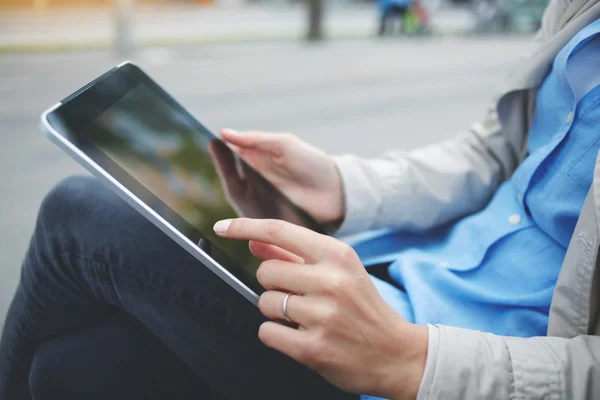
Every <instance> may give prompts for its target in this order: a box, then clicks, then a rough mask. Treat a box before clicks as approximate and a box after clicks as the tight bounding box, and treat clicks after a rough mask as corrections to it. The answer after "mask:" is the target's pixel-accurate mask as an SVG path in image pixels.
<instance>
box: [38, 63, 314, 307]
mask: <svg viewBox="0 0 600 400" xmlns="http://www.w3.org/2000/svg"><path fill="white" fill-rule="evenodd" d="M41 127H42V130H43V131H44V132H45V133H46V134H47V135H48V136H49V137H50V139H52V141H54V142H55V143H56V144H58V146H60V148H61V149H63V150H64V151H65V152H66V153H67V154H68V155H70V156H71V157H73V158H74V159H75V160H77V161H78V162H79V163H81V164H82V165H83V166H84V167H85V168H86V169H88V170H89V171H90V172H91V173H92V174H94V175H95V176H97V177H98V178H99V179H100V180H101V181H102V182H103V183H105V184H106V185H107V186H108V187H109V188H111V189H112V190H113V191H115V192H116V193H117V194H118V195H119V196H120V197H121V198H123V199H124V200H125V201H126V202H127V203H129V204H130V205H131V206H133V207H134V208H135V209H136V210H137V211H138V212H139V213H141V214H142V215H143V216H144V217H145V218H147V219H148V220H150V221H151V222H152V223H154V224H155V225H156V226H157V227H158V228H160V229H161V230H162V231H163V232H165V233H166V234H167V235H169V237H171V239H173V240H174V241H176V242H177V243H178V244H179V245H180V246H181V247H183V248H184V249H185V250H186V251H188V252H190V253H191V254H192V255H194V257H196V259H198V260H199V261H200V263H199V265H198V267H199V268H204V267H207V268H210V269H211V270H212V271H213V272H214V273H216V274H217V275H218V276H219V277H221V278H222V279H223V280H225V281H226V282H227V283H228V284H229V285H231V286H232V287H233V288H234V289H235V290H237V291H238V292H239V293H240V294H242V295H243V296H244V297H246V298H247V299H248V300H250V301H251V302H253V303H254V304H257V303H258V296H259V295H260V294H261V293H262V292H263V291H264V289H263V288H262V287H261V286H260V284H259V283H258V281H257V280H256V270H257V268H258V266H259V265H260V263H261V261H260V260H259V259H258V258H256V257H255V256H254V255H252V253H251V252H250V250H249V247H248V242H244V241H234V240H228V239H223V238H220V237H219V236H217V235H216V234H215V233H214V232H213V229H212V228H213V225H214V224H215V223H216V222H217V221H219V220H222V219H227V218H236V217H239V216H244V217H249V218H276V219H284V220H288V221H291V222H293V223H295V224H298V225H302V226H305V227H307V228H309V229H312V230H315V231H317V232H323V230H324V227H323V226H321V225H320V224H318V223H317V222H315V221H314V220H313V219H312V218H311V217H310V216H309V215H308V214H307V213H305V212H304V211H303V210H301V209H300V208H299V207H297V206H296V205H294V204H293V203H292V202H291V201H290V200H288V199H287V198H286V197H285V196H284V195H283V194H282V193H281V192H280V191H278V190H277V189H276V188H275V187H274V186H273V185H272V184H270V183H269V182H268V181H267V180H266V179H265V178H263V177H262V176H261V175H260V174H259V173H258V172H257V171H255V170H254V169H253V168H252V167H250V166H249V165H248V164H247V163H246V162H244V160H243V159H241V158H240V157H239V156H238V155H237V154H236V153H234V152H232V151H231V150H230V148H229V147H228V146H227V145H225V144H224V143H223V142H222V141H220V140H219V139H218V138H217V137H216V136H215V135H214V134H212V133H211V132H210V131H209V130H208V129H207V128H206V127H205V126H204V125H202V124H201V123H200V122H198V120H197V119H196V118H194V117H193V116H192V114H190V113H189V112H188V111H187V110H186V109H185V108H184V107H183V106H181V105H180V104H179V103H178V102H177V101H175V99H173V97H171V96H170V95H169V94H168V93H167V92H166V91H165V90H163V89H162V88H161V87H160V86H159V85H158V84H157V83H155V82H154V81H153V80H152V79H151V78H150V77H148V75H146V74H145V73H144V72H143V71H142V70H141V69H140V68H139V67H137V66H135V65H133V64H132V63H130V62H125V63H123V64H121V65H119V66H117V67H115V68H113V69H112V70H110V71H109V72H107V73H106V74H104V75H102V76H101V77H99V78H97V79H96V80H94V81H93V82H91V83H89V84H88V85H86V86H85V87H83V88H82V89H80V90H78V91H77V92H75V93H74V94H72V95H71V96H69V97H67V98H66V99H64V100H63V101H61V102H60V103H58V104H56V105H55V106H53V107H51V108H50V109H49V110H48V111H46V112H44V113H43V114H42V117H41ZM148 246H152V244H151V243H149V244H148ZM165 268H168V267H167V266H165Z"/></svg>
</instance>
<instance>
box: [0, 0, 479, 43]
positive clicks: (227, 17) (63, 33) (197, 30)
mask: <svg viewBox="0 0 600 400" xmlns="http://www.w3.org/2000/svg"><path fill="white" fill-rule="evenodd" d="M113 18H114V16H113V13H112V10H111V9H110V8H85V9H56V10H55V9H51V10H48V11H44V12H34V11H31V10H20V11H0V52H7V51H36V50H62V49H88V48H108V47H109V46H111V44H112V42H113V35H114V19H113ZM432 24H433V26H434V28H435V29H436V30H437V31H439V32H441V33H457V32H462V31H466V30H468V29H469V28H470V27H471V26H472V19H471V16H470V14H469V13H468V12H467V11H465V10H460V9H448V10H440V11H438V12H437V13H436V14H435V15H433V18H432ZM305 26H306V10H305V7H304V5H302V4H295V5H252V6H241V7H222V6H221V7H216V6H215V7H206V6H205V7H201V6H143V7H139V8H137V9H136V10H135V17H134V22H133V27H134V37H135V42H136V43H137V45H138V46H142V47H145V46H169V45H179V44H191V43H214V42H244V41H256V40H290V39H299V38H302V37H303V35H304V32H305ZM376 26H377V10H376V8H375V7H374V6H372V5H335V6H331V7H328V8H327V11H326V14H325V31H326V35H327V37H329V38H334V39H335V38H368V37H372V36H373V35H374V33H375V31H376Z"/></svg>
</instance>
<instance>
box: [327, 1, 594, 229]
mask: <svg viewBox="0 0 600 400" xmlns="http://www.w3.org/2000/svg"><path fill="white" fill-rule="evenodd" d="M590 3H592V2H590ZM577 8H579V9H581V7H574V6H573V7H571V3H570V2H568V1H561V0H553V1H551V2H550V4H549V5H548V7H547V9H546V12H545V14H544V18H543V22H542V29H540V30H539V31H538V33H537V34H536V35H535V37H534V39H533V41H532V43H531V47H530V49H529V50H528V51H526V52H525V54H524V55H523V57H522V59H521V62H520V63H518V65H517V66H516V67H515V69H514V70H513V71H512V72H511V73H510V74H509V75H508V77H507V82H511V83H513V84H514V82H513V81H514V80H515V79H516V78H515V72H521V73H522V72H523V71H526V70H527V68H525V69H523V68H524V67H525V66H531V65H537V64H536V63H539V62H540V61H539V60H538V61H536V62H532V61H531V57H534V56H535V55H536V54H537V52H538V51H539V49H542V48H544V47H545V46H546V43H547V42H548V40H549V39H550V38H552V37H554V36H555V35H556V34H557V32H558V31H559V30H560V27H561V26H562V25H561V23H560V21H561V19H562V18H566V17H569V18H574V15H571V14H573V12H574V11H569V10H571V9H577ZM569 13H570V14H569ZM564 23H566V22H562V24H564ZM562 35H563V36H565V37H566V36H569V35H570V33H569V32H567V30H564V32H562ZM544 71H545V70H544V69H543V68H539V71H538V73H539V74H542V75H544V74H545V72H544ZM546 72H547V71H546ZM516 75H519V74H518V73H517V74H516ZM517 81H518V80H517ZM509 86H510V85H509ZM535 94H536V91H535V90H531V91H520V92H509V93H506V94H504V95H503V96H494V101H493V102H492V106H491V107H490V108H489V109H488V110H487V112H486V114H485V117H484V118H483V120H482V122H480V123H476V124H473V125H472V126H471V127H470V129H468V130H467V131H465V132H464V133H463V134H461V135H459V136H457V137H456V138H454V139H452V140H449V141H446V142H442V143H440V144H436V145H432V146H429V147H425V148H423V149H419V150H415V151H410V152H405V151H391V152H388V153H386V154H384V155H383V156H382V157H381V158H377V159H368V160H367V159H361V158H359V157H356V156H351V155H344V156H340V157H335V160H336V163H337V166H338V169H339V171H340V174H341V176H342V182H343V185H344V197H345V207H346V209H345V219H344V221H343V223H342V225H341V226H340V228H339V230H338V232H336V233H335V234H336V236H347V235H352V234H355V233H359V232H363V231H366V230H370V229H379V228H396V229H404V230H412V231H422V230H426V229H429V228H433V227H435V226H437V225H441V224H444V223H446V222H449V221H452V220H454V219H458V218H460V217H463V216H465V215H469V214H472V213H474V212H477V211H479V210H480V209H482V208H483V207H484V206H485V205H486V204H487V203H488V202H489V200H490V199H491V197H492V195H493V194H494V192H495V190H496V189H497V187H498V186H499V185H500V184H501V183H502V182H503V181H504V180H505V179H507V178H508V177H510V175H511V174H512V173H513V172H514V170H515V168H516V167H517V166H518V164H519V163H520V162H521V161H522V159H523V158H524V156H525V150H526V133H527V131H528V127H529V125H530V123H531V117H532V115H533V113H532V112H531V111H532V110H533V105H534V104H535V102H534V100H535ZM496 100H497V101H496ZM498 113H500V115H501V117H500V118H499V116H498ZM500 120H502V121H503V124H501V123H500Z"/></svg>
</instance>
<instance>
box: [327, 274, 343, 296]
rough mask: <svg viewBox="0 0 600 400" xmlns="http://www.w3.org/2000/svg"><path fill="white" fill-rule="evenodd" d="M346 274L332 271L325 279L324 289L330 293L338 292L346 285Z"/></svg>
mask: <svg viewBox="0 0 600 400" xmlns="http://www.w3.org/2000/svg"><path fill="white" fill-rule="evenodd" d="M344 282H345V279H344V276H343V275H342V274H340V273H338V272H332V273H330V274H328V275H327V279H326V280H324V281H323V289H324V290H325V292H326V293H328V294H336V293H338V292H339V291H340V290H341V289H342V288H343V287H344Z"/></svg>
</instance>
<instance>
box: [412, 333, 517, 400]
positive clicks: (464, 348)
mask: <svg viewBox="0 0 600 400" xmlns="http://www.w3.org/2000/svg"><path fill="white" fill-rule="evenodd" d="M436 329H437V330H436ZM436 329H433V328H431V327H430V329H429V338H430V339H429V340H430V346H432V347H430V349H429V351H428V354H427V364H426V367H425V373H424V375H423V379H422V381H421V386H420V388H419V393H418V397H417V398H418V400H424V399H447V400H453V399H456V400H461V399H479V398H486V399H508V398H512V397H511V396H512V394H514V378H513V372H512V364H511V358H510V354H509V350H508V347H507V345H506V342H505V340H504V338H502V337H500V336H496V335H492V334H487V333H481V332H478V331H473V330H469V329H461V328H453V327H448V326H442V325H437V326H436ZM436 342H437V344H436ZM436 346H437V347H436Z"/></svg>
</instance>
